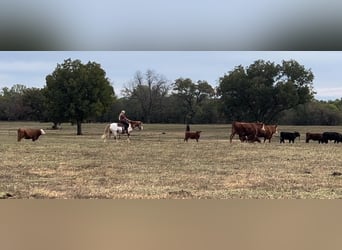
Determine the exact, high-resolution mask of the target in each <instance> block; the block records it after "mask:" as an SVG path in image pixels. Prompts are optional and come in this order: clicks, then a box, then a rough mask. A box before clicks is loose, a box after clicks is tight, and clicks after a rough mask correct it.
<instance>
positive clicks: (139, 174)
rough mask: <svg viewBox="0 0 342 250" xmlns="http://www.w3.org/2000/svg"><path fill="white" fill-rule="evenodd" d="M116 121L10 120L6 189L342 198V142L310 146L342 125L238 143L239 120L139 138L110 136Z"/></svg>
mask: <svg viewBox="0 0 342 250" xmlns="http://www.w3.org/2000/svg"><path fill="white" fill-rule="evenodd" d="M105 126H106V124H83V135H82V136H76V128H75V127H74V126H71V125H69V124H62V129H60V130H51V129H49V128H51V124H50V123H25V122H0V141H1V144H0V159H1V160H0V192H4V193H9V194H11V195H12V196H13V197H12V198H15V199H29V198H34V199H38V198H43V199H50V198H56V199H183V198H185V199H230V198H238V199H240V198H243V199H249V198H253V199H311V198H317V199H337V198H339V199H340V198H342V176H341V175H339V173H340V172H342V157H341V156H342V144H341V143H340V144H334V143H332V142H330V143H328V144H318V143H317V142H310V143H305V133H306V132H323V131H337V132H342V127H309V126H306V127H305V126H303V127H301V126H297V127H290V126H279V131H292V132H293V131H295V130H296V131H298V132H300V133H301V138H300V141H299V140H298V138H297V139H296V141H295V143H294V144H289V143H288V142H287V141H286V143H285V144H280V143H279V134H278V135H276V136H274V137H273V138H272V142H271V143H268V142H266V143H261V144H259V143H240V141H238V138H237V136H235V137H234V140H233V143H229V136H230V128H231V126H230V124H227V125H191V130H192V131H193V130H201V131H202V133H201V137H200V139H199V142H198V143H197V142H196V140H189V141H188V142H184V141H183V139H184V131H185V125H181V124H170V125H163V124H144V130H143V131H139V130H134V131H133V132H132V133H131V142H130V143H128V142H127V141H126V137H124V136H121V139H120V140H119V142H115V141H114V140H113V139H111V140H109V141H107V142H106V143H104V142H103V140H102V139H101V135H102V134H103V130H104V128H105ZM19 127H34V128H43V129H44V130H45V132H46V134H45V135H42V136H41V137H40V138H39V139H38V141H35V142H32V141H31V140H24V139H23V140H22V141H21V142H17V132H16V130H17V129H18V128H19Z"/></svg>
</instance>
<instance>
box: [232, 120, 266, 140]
mask: <svg viewBox="0 0 342 250" xmlns="http://www.w3.org/2000/svg"><path fill="white" fill-rule="evenodd" d="M260 130H265V127H264V124H263V123H260V122H256V123H249V122H237V121H234V122H233V123H232V132H231V134H230V143H232V140H233V137H234V135H235V134H238V135H239V138H240V140H241V141H242V140H246V141H249V142H254V141H257V142H259V143H260V140H259V138H258V133H259V131H260Z"/></svg>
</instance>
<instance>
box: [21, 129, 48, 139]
mask: <svg viewBox="0 0 342 250" xmlns="http://www.w3.org/2000/svg"><path fill="white" fill-rule="evenodd" d="M40 135H45V131H44V130H43V129H35V128H19V129H18V141H21V139H23V138H24V139H32V141H35V140H38V138H39V136H40Z"/></svg>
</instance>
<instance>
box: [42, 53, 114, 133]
mask: <svg viewBox="0 0 342 250" xmlns="http://www.w3.org/2000/svg"><path fill="white" fill-rule="evenodd" d="M45 95H46V98H47V108H48V110H49V113H50V114H51V116H50V120H51V121H52V122H54V124H57V123H60V122H64V121H72V122H76V124H77V135H81V134H82V127H81V124H82V122H84V121H85V120H87V119H91V118H93V117H96V116H100V115H101V114H103V113H104V112H105V111H106V109H107V108H108V107H109V106H110V105H111V104H112V103H113V101H114V89H113V87H112V86H111V84H110V82H109V79H108V78H107V77H106V72H105V71H104V70H103V69H102V68H101V66H100V64H97V63H95V62H88V63H87V64H82V63H81V61H80V60H74V61H72V60H71V59H67V60H65V61H64V63H62V64H57V67H56V69H55V70H54V71H53V72H52V74H50V75H48V76H46V87H45Z"/></svg>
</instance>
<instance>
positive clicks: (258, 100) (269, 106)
mask: <svg viewBox="0 0 342 250" xmlns="http://www.w3.org/2000/svg"><path fill="white" fill-rule="evenodd" d="M313 79H314V76H313V73H312V72H311V70H307V69H305V67H304V66H302V65H300V64H299V63H298V62H296V61H294V60H290V61H283V62H282V64H281V65H279V64H275V63H272V62H265V61H263V60H258V61H255V62H254V63H253V64H252V65H250V66H249V67H247V68H244V67H243V66H241V65H240V66H238V67H236V68H235V69H234V70H233V71H230V72H229V73H228V74H226V75H224V76H223V77H221V78H220V84H219V88H218V93H219V95H220V99H221V104H222V111H223V112H224V113H225V114H226V116H227V117H229V118H230V119H232V120H245V121H263V122H266V123H270V122H275V121H277V119H278V118H279V115H280V114H281V112H283V111H284V110H288V109H291V108H294V107H296V106H298V105H299V104H304V103H307V102H309V101H311V100H312V99H313V95H314V92H313V88H312V84H313V83H312V81H313Z"/></svg>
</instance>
